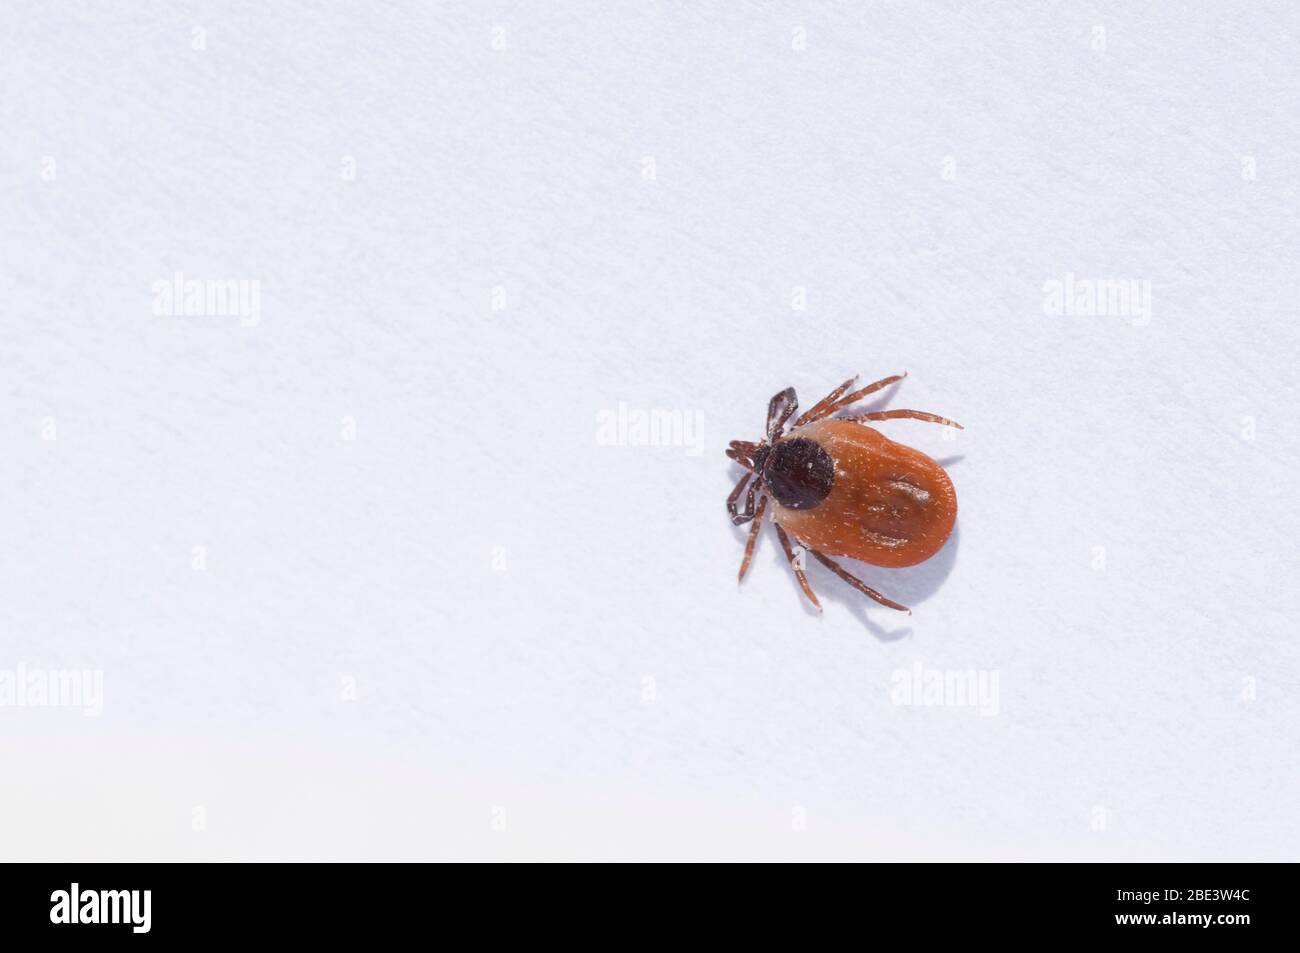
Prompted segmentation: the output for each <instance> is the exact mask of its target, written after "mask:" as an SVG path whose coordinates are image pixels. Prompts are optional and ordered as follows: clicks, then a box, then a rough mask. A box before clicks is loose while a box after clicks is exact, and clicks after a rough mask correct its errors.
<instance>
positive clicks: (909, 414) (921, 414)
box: [840, 410, 966, 430]
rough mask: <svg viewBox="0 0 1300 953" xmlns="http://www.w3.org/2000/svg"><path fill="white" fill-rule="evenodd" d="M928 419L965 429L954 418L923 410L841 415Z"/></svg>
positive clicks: (871, 417)
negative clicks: (950, 418)
mask: <svg viewBox="0 0 1300 953" xmlns="http://www.w3.org/2000/svg"><path fill="white" fill-rule="evenodd" d="M903 418H906V419H908V420H928V421H929V422H930V423H932V424H943V425H944V426H945V427H956V428H957V429H958V430H965V429H966V428H965V427H963V426H962V425H961V424H959V423H957V421H955V420H949V419H948V418H947V417H940V416H939V415H938V414H927V413H926V412H925V411H923V410H877V411H876V412H875V413H872V414H857V415H856V416H853V417H842V418H840V419H841V420H856V421H863V420H900V419H903Z"/></svg>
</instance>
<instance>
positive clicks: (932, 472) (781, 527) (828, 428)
mask: <svg viewBox="0 0 1300 953" xmlns="http://www.w3.org/2000/svg"><path fill="white" fill-rule="evenodd" d="M906 376H907V375H906V374H896V375H895V376H893V377H886V378H885V379H884V380H879V381H876V382H875V383H874V384H868V385H867V386H866V387H863V388H861V389H859V390H855V391H853V392H852V393H850V392H849V388H851V387H852V386H853V385H854V384H855V383H856V382H857V378H856V377H851V378H849V379H848V380H846V381H845V382H844V383H843V384H841V385H840V386H839V387H837V388H835V389H834V390H833V391H831V392H830V393H829V394H827V395H826V396H825V397H824V398H822V399H821V400H820V401H818V402H817V403H816V404H814V405H813V406H812V407H811V408H810V409H808V410H806V411H804V413H802V414H800V415H799V417H797V418H796V419H795V420H794V422H793V423H791V422H790V418H791V417H794V414H795V412H796V411H797V410H798V409H799V399H798V398H797V397H796V396H795V393H794V388H793V387H787V388H786V389H785V390H783V391H781V392H780V393H779V394H777V395H776V396H775V397H773V398H772V400H771V401H770V402H769V403H768V405H767V435H766V436H765V437H764V439H762V440H760V441H759V442H758V443H751V442H749V441H747V440H733V441H731V446H730V447H729V448H728V449H727V451H726V452H727V456H729V457H730V458H731V459H732V460H735V461H736V462H737V463H739V464H740V465H741V466H742V467H744V468H745V474H744V475H743V476H742V477H741V478H740V482H739V483H737V484H736V488H735V489H734V490H732V491H731V495H730V496H728V497H727V513H728V515H730V516H731V521H732V522H733V523H735V524H736V525H737V526H742V525H744V524H745V523H752V524H753V525H752V526H751V527H750V530H749V539H748V540H746V542H745V556H744V558H743V559H742V560H741V563H740V579H741V580H742V581H743V580H744V578H745V573H746V572H747V571H748V570H749V562H750V560H751V559H752V558H753V555H754V544H755V543H756V542H757V541H758V533H759V530H760V529H761V528H762V525H763V515H764V513H765V511H766V508H767V503H768V500H769V498H770V499H771V501H772V521H773V523H775V524H776V535H777V537H778V538H779V539H780V540H781V548H782V549H784V550H785V555H786V558H787V559H789V560H790V568H791V569H793V570H794V575H795V578H796V579H798V580H799V587H800V588H801V589H803V593H804V595H805V596H807V597H808V600H809V601H810V602H811V603H812V604H813V605H814V606H816V607H817V608H818V610H820V609H821V603H820V602H818V601H817V596H816V595H814V593H813V591H812V587H811V586H810V585H808V577H807V576H806V575H805V574H804V570H803V559H802V557H801V556H799V555H796V553H795V550H794V546H793V545H792V543H791V540H794V541H795V542H797V543H799V545H801V546H802V547H803V549H804V551H805V552H806V553H808V554H810V555H811V556H812V557H813V558H814V559H816V560H817V561H818V562H819V563H821V564H822V565H823V566H825V567H826V568H828V569H829V570H830V571H831V572H833V573H835V575H837V576H839V577H840V578H841V579H843V580H844V581H845V582H847V583H848V584H849V585H851V586H853V587H854V588H855V589H857V590H859V591H860V592H862V593H864V594H865V595H867V596H870V597H871V598H872V599H874V600H876V601H877V602H879V603H880V604H881V605H882V606H888V607H889V608H891V609H898V610H900V611H902V612H911V611H912V610H910V609H908V608H907V606H903V605H899V604H898V603H897V602H894V601H893V600H891V599H886V598H885V597H884V596H882V595H881V594H880V593H878V592H876V590H874V589H872V588H871V587H870V586H868V585H867V584H866V583H864V582H863V581H862V580H861V579H858V578H857V577H856V576H853V575H850V574H849V573H848V572H847V571H845V569H844V568H843V567H842V566H840V565H839V563H837V562H835V561H834V560H833V559H831V558H830V557H831V556H847V557H849V558H850V559H857V560H861V561H862V562H864V563H871V564H872V565H875V566H885V567H888V568H891V569H897V568H900V567H903V566H914V565H916V564H917V563H920V562H924V561H925V560H927V559H929V558H930V557H931V556H933V555H934V554H935V553H937V552H938V551H939V549H940V548H941V547H942V546H943V544H944V543H945V542H946V541H947V539H948V537H949V536H950V535H951V534H952V526H953V523H954V522H955V521H956V519H957V494H956V492H955V491H954V490H953V488H952V480H950V479H949V478H948V474H947V473H945V472H944V469H943V467H941V466H939V464H938V463H936V462H935V461H934V460H933V459H931V458H930V457H928V456H926V455H925V454H924V453H921V451H919V450H913V449H912V448H911V447H906V446H904V445H903V444H901V443H895V442H894V441H892V440H890V439H889V438H887V437H886V436H885V435H884V434H882V433H880V431H878V430H875V429H874V428H872V427H869V426H867V423H866V422H867V421H874V420H897V419H900V418H909V419H912V420H928V421H930V422H931V423H936V424H943V425H945V426H948V427H957V428H958V429H960V428H961V424H959V423H956V422H955V421H952V420H948V419H947V418H946V417H940V416H938V415H937V414H927V413H924V412H923V411H919V410H878V411H875V412H874V413H867V414H851V415H848V416H843V417H837V416H833V415H835V414H838V413H839V412H840V411H843V410H846V409H847V408H848V407H849V406H850V405H852V404H856V403H857V402H858V401H860V400H862V398H864V397H866V396H867V395H868V394H874V393H875V392H876V391H878V390H881V389H882V388H885V387H888V386H889V385H890V384H896V383H898V382H899V381H901V380H902V379H903V378H904V377H906ZM787 425H788V426H787ZM742 496H743V497H744V500H745V503H744V508H743V509H742V508H741V506H740V500H741V497H742Z"/></svg>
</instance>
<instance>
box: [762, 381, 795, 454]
mask: <svg viewBox="0 0 1300 953" xmlns="http://www.w3.org/2000/svg"><path fill="white" fill-rule="evenodd" d="M798 409H799V398H798V397H796V396H795V395H794V388H793V387H787V388H786V389H785V390H783V391H781V393H779V394H777V395H776V396H774V397H773V398H772V399H771V400H770V401H768V404H767V439H768V442H769V443H771V442H773V441H775V440H776V438H777V437H779V436H781V433H782V431H783V430H785V422H786V421H787V420H789V419H790V417H791V415H792V414H793V413H794V412H795V411H796V410H798Z"/></svg>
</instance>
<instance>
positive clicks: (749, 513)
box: [727, 473, 754, 526]
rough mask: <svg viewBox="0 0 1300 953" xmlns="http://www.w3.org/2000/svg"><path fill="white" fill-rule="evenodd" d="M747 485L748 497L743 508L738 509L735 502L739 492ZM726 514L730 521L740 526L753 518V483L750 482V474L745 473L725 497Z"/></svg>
mask: <svg viewBox="0 0 1300 953" xmlns="http://www.w3.org/2000/svg"><path fill="white" fill-rule="evenodd" d="M747 484H748V485H749V497H748V498H747V499H746V500H745V509H744V510H740V509H739V507H737V505H736V504H737V503H738V502H739V500H740V494H742V493H744V492H745V486H746V485H747ZM727 515H728V516H730V517H731V522H733V523H735V524H736V525H737V526H740V525H741V524H743V523H748V522H749V521H750V520H752V519H753V518H754V485H753V484H752V483H750V474H748V473H746V474H745V475H744V476H742V477H741V478H740V482H739V483H737V484H736V488H735V489H734V490H732V491H731V495H730V496H728V497H727Z"/></svg>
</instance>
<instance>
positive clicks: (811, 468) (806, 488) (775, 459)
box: [755, 437, 835, 510]
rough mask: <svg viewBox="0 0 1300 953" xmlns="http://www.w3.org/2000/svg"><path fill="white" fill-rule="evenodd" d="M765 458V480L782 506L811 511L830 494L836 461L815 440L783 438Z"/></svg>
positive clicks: (762, 463)
mask: <svg viewBox="0 0 1300 953" xmlns="http://www.w3.org/2000/svg"><path fill="white" fill-rule="evenodd" d="M764 457H765V459H763V460H762V461H761V465H762V474H763V482H764V483H766V484H767V488H768V489H769V490H770V491H771V493H772V495H773V496H774V497H776V500H777V502H778V503H780V504H781V505H782V506H785V507H789V508H790V509H792V510H810V509H812V508H813V507H815V506H816V505H817V504H818V503H820V502H821V501H822V500H824V499H826V497H827V496H829V495H830V492H831V485H832V483H834V481H835V463H834V461H832V460H831V457H830V454H828V453H827V452H826V451H825V450H823V449H822V448H821V446H820V445H818V444H817V443H816V442H815V441H812V440H805V439H803V438H801V437H796V438H794V439H793V440H782V441H780V442H779V443H778V444H777V445H776V446H774V447H772V448H771V452H770V453H767V454H765V455H764ZM755 462H760V461H755Z"/></svg>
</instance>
